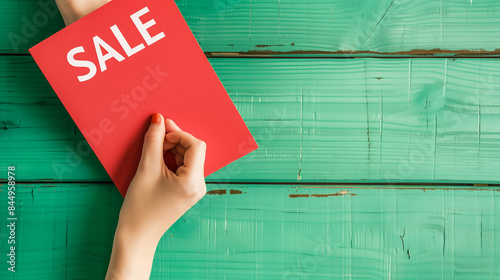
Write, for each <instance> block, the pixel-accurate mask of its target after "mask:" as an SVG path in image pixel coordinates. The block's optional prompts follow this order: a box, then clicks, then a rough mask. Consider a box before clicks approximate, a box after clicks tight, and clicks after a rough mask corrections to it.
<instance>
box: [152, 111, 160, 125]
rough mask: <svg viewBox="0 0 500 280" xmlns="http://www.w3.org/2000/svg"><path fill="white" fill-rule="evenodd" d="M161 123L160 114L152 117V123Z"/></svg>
mask: <svg viewBox="0 0 500 280" xmlns="http://www.w3.org/2000/svg"><path fill="white" fill-rule="evenodd" d="M160 121H161V116H160V114H158V113H154V114H153V116H152V117H151V123H160Z"/></svg>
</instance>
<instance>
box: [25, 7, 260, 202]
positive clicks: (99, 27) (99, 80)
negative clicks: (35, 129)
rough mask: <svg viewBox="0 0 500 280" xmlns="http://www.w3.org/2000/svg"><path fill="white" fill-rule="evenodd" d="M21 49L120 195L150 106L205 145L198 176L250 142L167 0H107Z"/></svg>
mask: <svg viewBox="0 0 500 280" xmlns="http://www.w3.org/2000/svg"><path fill="white" fill-rule="evenodd" d="M29 51H30V53H31V55H32V56H33V58H34V59H35V61H36V63H37V64H38V66H39V67H40V69H41V70H42V72H43V74H44V75H45V77H46V78H47V80H48V81H49V83H50V84H51V86H52V88H53V89H54V91H55V92H56V93H57V95H58V96H59V98H60V99H61V101H62V103H63V104H64V106H65V107H66V109H67V110H68V112H69V114H70V115H71V117H72V118H73V120H74V121H75V123H76V124H77V126H78V128H79V129H80V131H81V132H82V134H83V135H84V136H85V139H86V140H87V141H88V142H89V144H90V146H91V147H92V149H93V150H94V152H95V154H96V155H97V157H98V158H99V160H100V161H101V163H102V165H103V166H104V168H105V169H106V171H107V172H108V174H109V176H110V177H111V179H112V180H113V182H114V183H115V185H116V187H117V188H118V190H119V191H120V193H121V194H122V195H123V196H125V193H126V191H127V188H128V185H129V183H130V181H131V180H132V178H133V176H134V174H135V171H136V169H137V165H138V162H139V159H140V155H141V149H142V141H143V137H144V133H145V131H146V129H147V127H148V125H149V120H150V117H151V115H152V114H153V113H155V112H158V113H161V114H162V115H163V116H165V117H166V118H171V119H173V120H174V121H175V122H176V123H177V124H178V125H179V127H181V128H182V129H183V130H185V131H187V132H189V133H191V134H193V135H194V136H195V137H197V138H199V139H201V140H203V141H205V142H206V143H207V155H206V160H205V176H208V175H210V174H211V173H213V172H214V171H216V170H218V169H220V168H222V167H223V166H225V165H227V164H229V163H230V162H232V161H234V160H236V159H238V158H240V157H242V156H244V155H245V154H248V153H249V152H251V151H253V150H255V149H256V148H257V144H256V143H255V140H254V139H253V137H252V135H251V134H250V132H249V131H248V129H247V127H246V125H245V123H244V122H243V120H242V118H241V117H240V115H239V114H238V111H237V110H236V108H235V107H234V105H233V103H232V102H231V99H230V98H229V96H228V95H227V93H226V91H225V89H224V87H223V86H222V84H221V82H220V81H219V79H218V77H217V75H216V74H215V72H214V70H213V69H212V67H211V66H210V63H209V62H208V60H207V59H206V57H205V55H204V53H203V51H202V50H201V48H200V47H199V45H198V43H197V42H196V39H195V38H194V36H193V34H192V33H191V31H190V30H189V27H188V26H187V24H186V22H185V21H184V18H183V17H182V15H181V13H180V11H179V10H178V8H177V6H176V5H175V3H174V1H173V0H146V1H124V0H113V1H111V2H109V3H107V4H105V5H104V6H102V7H101V8H99V9H97V10H96V11H94V12H92V13H90V14H89V15H87V16H85V17H84V18H82V19H80V20H78V21H76V22H75V23H73V24H71V25H69V26H68V27H66V28H64V29H62V30H61V31H59V32H57V33H56V34H54V35H53V36H51V37H50V38H48V39H46V40H44V41H43V42H41V43H39V44H38V45H36V46H34V47H33V48H31V49H30V50H29Z"/></svg>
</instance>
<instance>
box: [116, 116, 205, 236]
mask: <svg viewBox="0 0 500 280" xmlns="http://www.w3.org/2000/svg"><path fill="white" fill-rule="evenodd" d="M167 150H170V151H171V152H172V154H174V156H175V161H176V163H177V166H178V168H177V170H176V171H175V172H174V171H172V170H170V169H169V168H168V167H167V166H166V165H165V163H164V159H163V154H164V152H165V151H167ZM205 151H206V145H205V143H204V142H203V141H201V140H198V139H196V138H195V137H194V136H192V135H191V134H189V133H187V132H184V131H182V130H181V129H180V128H179V127H178V126H177V125H176V124H175V123H174V122H173V121H172V120H170V119H166V120H165V119H164V118H163V116H161V115H160V114H155V115H153V117H152V119H151V124H150V126H149V129H148V131H147V133H146V135H145V137H144V145H143V150H142V156H141V160H140V162H139V166H138V168H137V172H136V174H135V176H134V178H133V180H132V182H131V183H130V186H129V188H128V190H127V194H126V195H125V200H124V202H123V205H122V208H121V211H120V218H119V222H118V227H117V231H118V230H126V231H128V232H133V234H134V235H135V236H140V237H142V238H144V239H151V238H152V239H153V240H159V239H160V238H161V236H162V235H163V234H164V233H165V231H167V230H168V228H169V227H170V226H171V225H172V224H173V223H174V222H175V221H176V220H178V219H179V218H180V217H181V216H182V215H183V214H184V213H185V212H186V211H187V210H189V208H191V207H192V206H193V205H194V204H196V202H198V201H199V200H200V199H201V198H202V197H203V196H204V195H205V193H206V185H205V177H204V173H203V170H204V162H205Z"/></svg>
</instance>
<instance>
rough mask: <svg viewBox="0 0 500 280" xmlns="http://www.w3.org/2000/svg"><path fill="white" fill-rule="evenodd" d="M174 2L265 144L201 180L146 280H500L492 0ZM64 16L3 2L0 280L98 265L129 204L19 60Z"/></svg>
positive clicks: (88, 274) (498, 63)
mask: <svg viewBox="0 0 500 280" xmlns="http://www.w3.org/2000/svg"><path fill="white" fill-rule="evenodd" d="M176 3H177V5H178V6H179V8H180V10H181V12H182V14H183V15H184V17H185V19H186V21H187V22H188V24H189V26H190V28H191V30H192V31H193V33H194V34H195V36H196V38H197V40H198V42H199V44H200V46H201V47H202V49H203V50H204V51H205V52H206V54H207V56H208V57H209V59H210V63H211V64H212V66H213V67H214V69H215V71H216V72H217V74H218V75H219V78H220V79H221V81H222V83H223V84H224V86H225V87H226V89H227V91H228V93H229V95H230V97H231V99H232V100H233V102H234V103H235V105H236V107H237V108H238V110H239V112H240V113H241V115H242V117H243V118H244V120H245V122H246V123H247V125H248V127H249V129H250V130H251V132H252V134H253V135H254V137H255V138H256V140H257V142H258V144H259V146H260V148H259V149H258V150H257V151H255V152H253V153H251V154H250V155H248V156H246V157H244V158H242V159H240V160H238V161H236V162H234V163H233V164H230V165H229V166H227V167H225V168H223V169H222V170H220V171H218V172H216V173H214V174H212V175H211V176H209V177H207V182H208V190H209V193H208V194H207V196H206V197H205V198H203V199H202V200H201V201H200V203H199V204H198V205H196V206H195V207H194V208H193V209H191V210H190V211H189V212H188V213H186V215H184V217H182V218H181V219H180V220H179V221H178V222H177V223H176V224H175V225H174V226H173V227H172V228H171V229H170V230H169V231H168V232H167V233H166V234H165V236H164V237H163V239H162V240H161V242H160V244H159V246H158V250H157V252H156V255H155V260H154V264H153V271H152V275H151V279H294V280H295V279H297V280H298V279H499V278H500V220H499V217H500V192H499V191H500V183H499V182H500V180H499V178H500V175H499V174H500V72H499V69H500V60H499V58H497V57H498V55H499V54H500V50H498V49H500V47H499V46H500V20H499V19H500V3H498V1H493V0H489V1H478V0H442V1H432V0H426V1H410V0H383V1H361V0H359V1H356V0H352V1H342V0H329V1H326V0H315V1H304V0H291V1H279V0H277V1H270V0H208V1H207V0H203V1H200V0H182V1H181V0H178V1H176ZM61 28H63V22H62V20H61V18H60V15H59V13H58V12H57V11H56V10H55V6H54V3H53V2H52V1H50V0H40V1H36V0H17V1H14V0H0V180H1V181H0V197H2V198H1V201H3V202H0V217H3V218H2V219H3V220H4V223H5V224H7V217H8V213H7V206H8V204H7V184H6V178H7V167H8V166H10V165H14V166H16V179H17V181H18V183H19V185H18V188H17V198H16V203H17V206H18V208H17V210H16V211H17V215H18V227H17V229H16V239H17V240H16V242H18V246H17V252H16V253H17V264H16V270H17V272H16V273H11V272H9V271H7V263H6V260H7V256H6V254H7V253H8V251H7V249H8V244H7V236H8V231H7V227H6V226H5V225H3V226H0V252H1V255H2V257H0V260H1V261H2V263H3V265H2V269H1V270H0V279H102V278H103V277H104V275H105V272H106V268H107V264H108V261H109V255H110V252H111V244H112V237H113V233H114V229H115V226H116V221H117V215H118V211H119V208H120V206H121V203H122V201H123V200H122V198H121V196H120V194H119V193H118V191H117V190H116V189H115V187H114V185H112V184H111V182H110V179H109V177H108V176H107V174H106V172H105V170H104V169H103V168H102V166H101V165H100V163H99V161H98V160H97V158H96V157H95V155H94V154H93V153H92V152H91V151H90V150H89V147H88V145H87V143H86V142H85V140H84V139H83V137H82V135H81V133H80V132H79V131H78V129H77V128H76V126H75V124H74V123H73V121H72V120H71V118H70V116H69V115H68V114H67V112H66V110H65V109H64V107H63V106H62V104H61V103H60V101H59V99H58V98H57V96H56V95H55V93H54V92H53V91H52V90H51V88H50V86H49V85H48V83H47V82H46V80H45V78H44V77H43V75H42V74H41V72H40V71H39V69H38V67H37V66H36V64H35V63H34V61H33V60H32V58H31V57H30V56H29V55H28V54H27V49H28V48H29V47H31V46H33V45H34V44H36V43H38V42H39V41H41V40H43V39H44V38H46V37H48V36H50V35H51V34H53V33H54V32H56V31H57V30H60V29H61ZM2 205H3V206H2Z"/></svg>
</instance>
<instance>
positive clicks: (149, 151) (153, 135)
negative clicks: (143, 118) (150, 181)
mask: <svg viewBox="0 0 500 280" xmlns="http://www.w3.org/2000/svg"><path fill="white" fill-rule="evenodd" d="M164 139H165V124H164V119H163V116H162V115H160V114H158V113H155V114H154V115H153V116H152V117H151V124H150V125H149V128H148V131H147V132H146V135H145V136H144V144H143V146H142V156H141V162H140V163H139V165H142V167H145V168H147V169H151V168H154V167H156V166H162V165H163V142H164Z"/></svg>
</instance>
